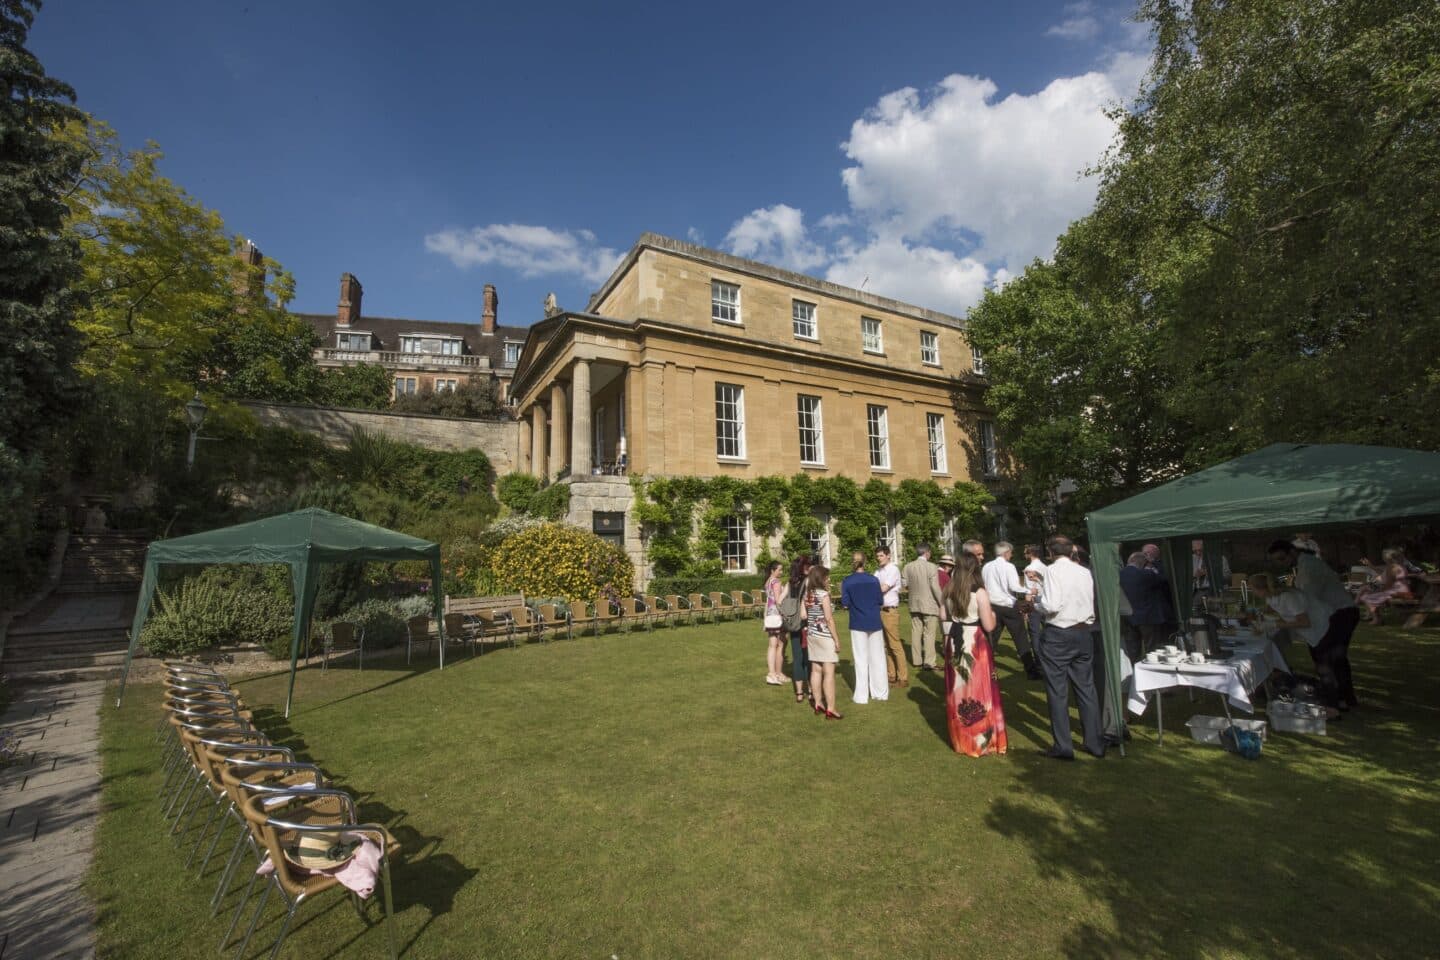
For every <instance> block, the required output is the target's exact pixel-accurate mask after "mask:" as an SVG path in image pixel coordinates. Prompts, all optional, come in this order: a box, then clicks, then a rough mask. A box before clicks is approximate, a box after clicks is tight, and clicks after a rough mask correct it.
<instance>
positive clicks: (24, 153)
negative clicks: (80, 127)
mask: <svg viewBox="0 0 1440 960" xmlns="http://www.w3.org/2000/svg"><path fill="white" fill-rule="evenodd" d="M39 8H40V4H39V2H38V0H4V2H0V83H3V84H4V89H5V91H6V96H5V97H4V98H3V99H0V224H3V225H4V227H3V229H0V442H3V443H5V444H6V445H8V446H10V447H12V448H14V449H15V450H17V451H19V453H20V454H21V455H29V454H31V453H32V452H34V451H35V450H37V449H38V448H39V447H41V446H42V445H44V443H45V442H46V440H47V439H48V438H49V437H51V436H52V435H53V431H54V429H55V426H56V425H57V422H58V421H59V419H60V417H61V416H62V414H63V413H64V411H66V410H67V409H72V408H73V406H74V399H75V395H76V391H77V386H78V381H77V377H76V374H75V370H74V366H75V360H76V358H77V356H78V355H79V352H80V344H81V341H80V337H79V335H78V334H77V333H76V331H75V329H74V327H73V326H72V323H71V320H72V316H73V311H74V309H75V299H74V294H73V290H72V287H73V284H74V282H75V280H76V279H77V277H78V276H79V272H80V251H79V248H78V246H77V244H76V242H75V240H74V238H73V237H70V236H68V235H66V234H65V233H64V232H63V229H62V227H63V225H64V221H65V215H66V207H65V202H64V198H65V194H66V192H67V191H68V190H69V189H70V188H71V187H72V186H73V185H74V183H75V180H76V178H77V177H78V175H79V171H80V167H81V163H82V159H83V156H82V154H81V152H80V150H79V149H78V148H77V147H76V146H75V145H74V144H73V143H71V142H68V141H65V140H62V139H59V138H57V137H56V136H55V134H56V133H57V131H59V130H61V129H62V128H64V127H65V126H66V125H67V124H71V123H77V122H79V120H80V119H81V117H82V114H81V113H80V111H78V110H77V109H76V108H75V107H74V105H73V102H74V99H75V91H74V90H72V89H71V88H70V87H69V86H67V85H66V84H64V83H61V82H60V81H59V80H56V79H54V78H52V77H49V76H46V74H45V70H44V68H43V67H42V66H41V65H40V62H39V61H38V60H36V59H35V57H34V55H33V54H31V53H30V51H29V50H27V49H26V48H25V41H26V38H27V36H28V35H29V30H30V25H31V24H32V23H33V22H34V18H35V12H36V11H37V10H38V9H39Z"/></svg>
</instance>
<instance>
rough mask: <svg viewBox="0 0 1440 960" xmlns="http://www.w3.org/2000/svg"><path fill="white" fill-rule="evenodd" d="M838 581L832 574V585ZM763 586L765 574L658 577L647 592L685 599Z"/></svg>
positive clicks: (783, 571)
mask: <svg viewBox="0 0 1440 960" xmlns="http://www.w3.org/2000/svg"><path fill="white" fill-rule="evenodd" d="M781 573H782V574H784V575H786V576H788V575H789V570H788V569H787V570H782V571H781ZM836 579H837V578H836V577H835V576H834V574H832V575H831V583H832V585H833V584H834V583H835V582H836ZM763 586H765V574H763V573H744V574H732V575H728V576H719V577H656V578H655V579H654V580H651V581H650V584H649V586H648V587H647V588H646V590H645V592H646V593H649V594H652V595H653V596H657V597H664V596H669V595H670V594H672V593H678V594H679V595H680V596H682V597H683V596H687V595H689V594H692V593H710V592H711V591H714V590H719V591H720V592H721V593H724V594H727V595H728V594H729V593H730V591H731V590H744V591H746V592H747V593H753V592H755V591H756V590H759V589H760V588H761V587H763Z"/></svg>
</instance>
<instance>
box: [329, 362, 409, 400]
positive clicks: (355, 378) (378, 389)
mask: <svg viewBox="0 0 1440 960" xmlns="http://www.w3.org/2000/svg"><path fill="white" fill-rule="evenodd" d="M391 387H392V381H391V377H390V371H388V370H386V369H385V368H384V367H382V366H380V365H379V364H377V363H353V364H347V365H345V366H343V367H335V368H333V369H330V370H325V371H323V372H322V373H321V374H320V380H319V383H318V384H317V385H316V390H315V400H316V402H318V403H320V404H322V405H324V406H327V407H351V408H354V409H358V410H384V409H385V408H386V407H388V406H390V390H391Z"/></svg>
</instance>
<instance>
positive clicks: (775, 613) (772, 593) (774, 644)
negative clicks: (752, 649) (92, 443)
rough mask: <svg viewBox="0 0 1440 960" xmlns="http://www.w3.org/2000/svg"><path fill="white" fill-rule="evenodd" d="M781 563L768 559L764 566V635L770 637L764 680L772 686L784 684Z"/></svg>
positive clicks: (783, 587)
mask: <svg viewBox="0 0 1440 960" xmlns="http://www.w3.org/2000/svg"><path fill="white" fill-rule="evenodd" d="M780 570H781V563H780V561H779V560H772V561H770V566H768V567H766V568H765V621H764V623H765V635H766V636H767V637H769V638H770V645H769V648H768V649H767V650H766V651H765V668H766V673H765V682H766V683H768V684H770V685H771V686H772V687H783V686H784V685H785V640H784V632H785V631H784V626H785V624H784V620H783V619H782V618H781V616H780V599H781V598H782V597H783V596H784V594H785V582H784V581H783V580H781V579H780Z"/></svg>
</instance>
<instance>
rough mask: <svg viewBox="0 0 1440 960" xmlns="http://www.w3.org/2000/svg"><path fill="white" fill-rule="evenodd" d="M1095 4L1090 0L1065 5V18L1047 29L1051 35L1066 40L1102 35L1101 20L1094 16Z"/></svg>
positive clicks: (1047, 34)
mask: <svg viewBox="0 0 1440 960" xmlns="http://www.w3.org/2000/svg"><path fill="white" fill-rule="evenodd" d="M1094 11H1095V4H1093V3H1090V2H1089V0H1083V2H1081V3H1067V4H1066V5H1065V19H1064V20H1061V21H1060V22H1059V23H1057V24H1055V25H1054V26H1052V27H1051V28H1050V29H1049V30H1046V31H1045V35H1046V36H1049V37H1060V38H1062V39H1065V40H1094V39H1095V38H1096V37H1097V36H1099V35H1100V21H1099V20H1097V19H1096V18H1095V16H1094Z"/></svg>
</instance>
